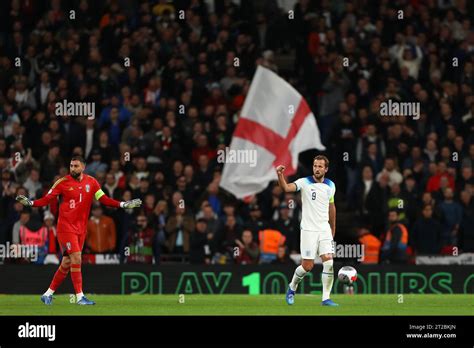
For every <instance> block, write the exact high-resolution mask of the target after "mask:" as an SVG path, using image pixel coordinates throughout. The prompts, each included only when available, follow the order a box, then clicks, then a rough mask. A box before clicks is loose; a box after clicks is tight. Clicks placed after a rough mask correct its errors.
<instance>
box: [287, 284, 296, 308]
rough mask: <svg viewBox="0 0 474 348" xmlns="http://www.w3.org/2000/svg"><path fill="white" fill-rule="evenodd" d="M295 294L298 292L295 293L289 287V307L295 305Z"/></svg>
mask: <svg viewBox="0 0 474 348" xmlns="http://www.w3.org/2000/svg"><path fill="white" fill-rule="evenodd" d="M295 293H296V291H293V290H291V288H290V287H288V291H287V292H286V303H288V304H289V305H292V304H293V303H295Z"/></svg>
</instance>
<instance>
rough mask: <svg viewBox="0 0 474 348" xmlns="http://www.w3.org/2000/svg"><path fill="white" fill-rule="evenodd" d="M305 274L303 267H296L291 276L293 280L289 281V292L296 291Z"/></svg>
mask: <svg viewBox="0 0 474 348" xmlns="http://www.w3.org/2000/svg"><path fill="white" fill-rule="evenodd" d="M306 273H308V272H306V271H305V269H304V268H303V266H301V265H300V266H298V267H296V270H295V273H294V274H293V279H292V280H291V283H290V289H291V290H293V291H296V289H297V288H298V284H299V283H300V282H301V281H302V280H303V278H304V276H305V275H306Z"/></svg>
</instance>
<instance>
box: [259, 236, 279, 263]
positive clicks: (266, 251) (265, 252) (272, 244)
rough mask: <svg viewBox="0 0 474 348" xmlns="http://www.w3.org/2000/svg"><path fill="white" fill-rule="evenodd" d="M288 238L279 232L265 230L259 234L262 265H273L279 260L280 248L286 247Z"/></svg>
mask: <svg viewBox="0 0 474 348" xmlns="http://www.w3.org/2000/svg"><path fill="white" fill-rule="evenodd" d="M285 242H286V237H285V236H284V235H283V234H282V233H281V232H280V231H277V230H272V229H265V230H262V231H260V232H259V233H258V243H259V245H260V263H271V262H272V261H274V260H275V259H276V258H277V254H278V248H279V247H280V246H282V245H284V244H285Z"/></svg>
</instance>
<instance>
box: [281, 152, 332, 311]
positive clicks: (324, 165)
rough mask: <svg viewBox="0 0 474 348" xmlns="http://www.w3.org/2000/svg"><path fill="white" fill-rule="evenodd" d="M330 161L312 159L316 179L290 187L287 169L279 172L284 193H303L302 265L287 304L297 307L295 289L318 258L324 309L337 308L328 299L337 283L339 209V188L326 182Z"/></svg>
mask: <svg viewBox="0 0 474 348" xmlns="http://www.w3.org/2000/svg"><path fill="white" fill-rule="evenodd" d="M328 166H329V160H328V159H327V157H326V156H322V155H319V156H316V157H315V158H314V159H313V175H312V176H308V177H304V178H300V179H298V180H296V181H295V182H292V183H289V184H288V183H287V182H286V179H285V176H284V175H283V172H284V170H285V167H284V166H278V167H277V168H276V170H277V174H278V183H279V184H280V186H281V188H282V189H283V191H284V192H297V191H299V192H301V201H302V205H303V208H302V218H301V224H300V230H301V232H300V233H301V245H300V248H301V257H302V262H301V265H300V266H298V267H297V268H296V270H295V273H294V275H293V278H292V281H291V283H290V284H289V287H288V291H287V294H286V302H287V303H288V304H289V305H292V304H293V303H294V299H295V293H296V289H297V287H298V284H299V283H300V282H301V281H302V280H303V277H304V276H305V275H306V273H308V272H310V271H311V270H312V269H313V267H314V259H315V258H316V257H317V256H319V257H321V259H322V261H323V272H322V274H321V282H322V285H323V296H322V302H321V304H322V305H323V306H337V304H336V303H334V302H333V301H332V300H331V299H330V298H329V297H330V294H331V289H332V285H333V281H334V269H333V264H334V261H333V254H334V243H333V240H334V235H335V233H336V206H335V205H334V195H335V193H336V185H335V184H334V182H332V181H331V180H329V179H327V178H325V177H324V176H325V174H326V173H327V171H328Z"/></svg>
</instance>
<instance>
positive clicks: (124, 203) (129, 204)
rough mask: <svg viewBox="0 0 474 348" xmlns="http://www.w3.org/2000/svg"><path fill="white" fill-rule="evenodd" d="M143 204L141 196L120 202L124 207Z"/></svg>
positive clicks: (136, 206)
mask: <svg viewBox="0 0 474 348" xmlns="http://www.w3.org/2000/svg"><path fill="white" fill-rule="evenodd" d="M141 205H142V200H141V199H139V198H136V199H132V200H131V201H126V202H120V207H121V208H124V209H132V208H138V207H139V206H141Z"/></svg>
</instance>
